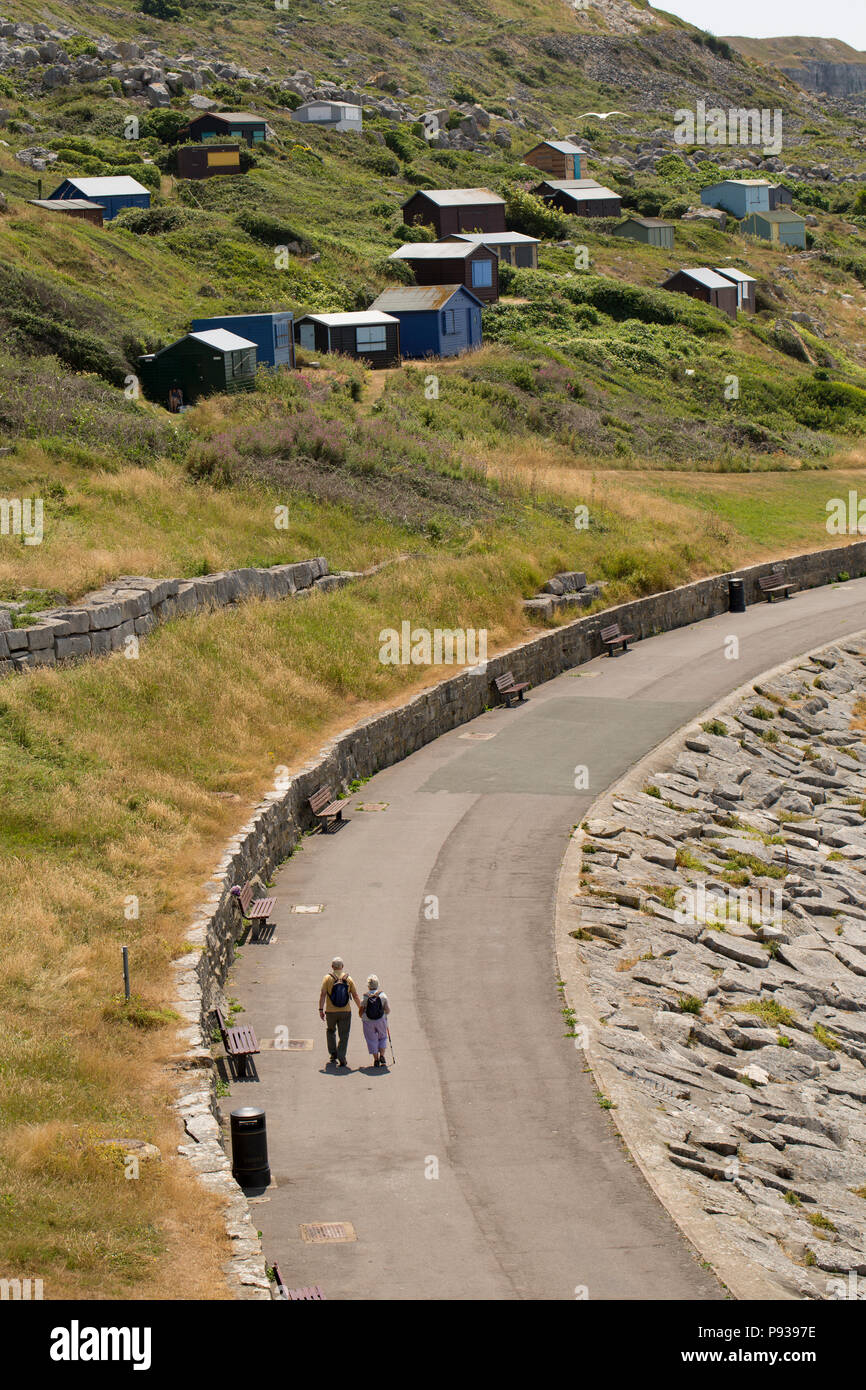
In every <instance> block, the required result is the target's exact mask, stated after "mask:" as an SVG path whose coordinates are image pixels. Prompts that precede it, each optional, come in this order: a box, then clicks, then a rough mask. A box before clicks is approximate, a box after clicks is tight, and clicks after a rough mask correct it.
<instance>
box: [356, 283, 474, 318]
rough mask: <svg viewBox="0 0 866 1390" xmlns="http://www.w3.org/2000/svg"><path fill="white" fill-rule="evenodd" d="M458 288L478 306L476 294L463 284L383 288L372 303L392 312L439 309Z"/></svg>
mask: <svg viewBox="0 0 866 1390" xmlns="http://www.w3.org/2000/svg"><path fill="white" fill-rule="evenodd" d="M460 290H463V293H464V294H468V295H470V296H471V298H472V299H474V300H475V301H476V303H477V304H478V305H479V306H480V304H481V300H480V299H478V297H477V295H474V294H472V291H471V290H467V289H466V288H465V286H463V285H400V286H399V288H396V289H393V290H383V291H382V293H381V294H380V295H379V297H378V299H374V301H373V305H374V307H375V308H379V309H386V310H387V309H390V310H392V311H393V312H394V313H397V311H398V310H403V312H404V313H409V312H411V311H413V310H414V311H417V312H419V313H420V312H422V311H423V310H425V309H426V310H430V309H441V308H442V307H443V305H445V304H447V303H448V300H449V299H451V298H453V296H454V295H455V294H457V293H458V292H459V291H460Z"/></svg>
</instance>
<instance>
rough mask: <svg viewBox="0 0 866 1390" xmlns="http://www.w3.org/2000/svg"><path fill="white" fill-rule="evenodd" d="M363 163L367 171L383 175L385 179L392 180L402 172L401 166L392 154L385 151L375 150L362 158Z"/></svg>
mask: <svg viewBox="0 0 866 1390" xmlns="http://www.w3.org/2000/svg"><path fill="white" fill-rule="evenodd" d="M361 163H362V164H363V166H364V168H365V169H370V170H372V172H373V173H374V174H381V175H383V177H385V178H392V177H393V176H394V175H395V174H399V172H400V164H399V162H398V160H396V159H395V158H394V156H393V154H391V153H390V152H389V153H388V154H386V153H385V151H384V150H373V151H372V153H371V154H365V155H362V156H361Z"/></svg>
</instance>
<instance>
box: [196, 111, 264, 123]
mask: <svg viewBox="0 0 866 1390" xmlns="http://www.w3.org/2000/svg"><path fill="white" fill-rule="evenodd" d="M199 115H200V116H213V118H214V120H215V121H227V122H229V124H231V125H267V121H266V120H265V117H264V116H256V115H255V114H254V113H253V112H252V111H200V112H199ZM197 119H198V117H197V116H193V120H197Z"/></svg>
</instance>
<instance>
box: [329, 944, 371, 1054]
mask: <svg viewBox="0 0 866 1390" xmlns="http://www.w3.org/2000/svg"><path fill="white" fill-rule="evenodd" d="M353 999H354V1001H355V1003H356V1005H357V1006H358V1009H359V1011H360V1008H361V1001H360V999H359V998H358V991H357V990H356V989H355V981H354V980H353V979H352V977H351V975H347V974H346V971H345V969H344V966H343V961H342V959H341V958H340V956H334V959H333V960H332V961H331V969H330V973H329V974H327V975H326V976H325V978H324V980H323V981H322V988H321V990H320V991H319V1018H321V1019H323V1020H324V1021H325V1022H326V1023H327V1039H328V1061H329V1062H336V1064H337V1066H338V1067H345V1066H346V1065H347V1062H346V1048H347V1046H348V1044H349V1029H350V1028H351V1026H352V1006H351V1001H352V1000H353Z"/></svg>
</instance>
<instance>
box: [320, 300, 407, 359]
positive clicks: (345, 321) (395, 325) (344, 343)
mask: <svg viewBox="0 0 866 1390" xmlns="http://www.w3.org/2000/svg"><path fill="white" fill-rule="evenodd" d="M295 343H296V344H298V345H299V346H300V347H302V348H305V349H306V350H307V351H310V352H342V353H343V354H344V355H345V356H346V357H359V358H362V359H363V360H364V361H365V362H369V364H370V366H371V367H391V366H393V365H394V363H395V362H399V360H400V320H399V319H398V318H395V316H394V315H393V314H385V313H383V312H382V310H381V309H358V310H353V311H350V312H348V313H342V314H304V315H303V316H302V317H301V318H299V319H295Z"/></svg>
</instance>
